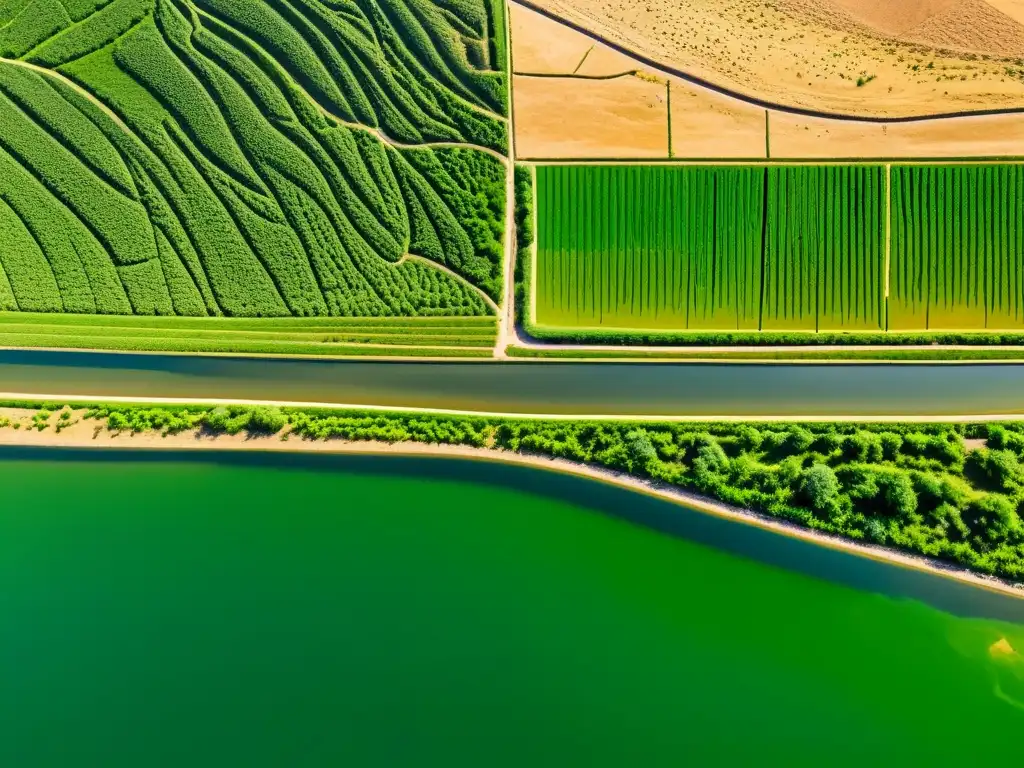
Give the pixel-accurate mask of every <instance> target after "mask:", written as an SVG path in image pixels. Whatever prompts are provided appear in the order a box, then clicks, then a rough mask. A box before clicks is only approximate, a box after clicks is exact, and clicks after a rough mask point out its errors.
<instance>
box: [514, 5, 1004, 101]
mask: <svg viewBox="0 0 1024 768" xmlns="http://www.w3.org/2000/svg"><path fill="white" fill-rule="evenodd" d="M532 2H534V3H536V4H537V5H539V6H541V7H543V8H545V9H547V10H549V11H551V12H553V13H556V14H558V15H559V16H562V17H564V18H567V19H570V20H572V21H573V22H575V23H577V24H580V25H581V26H583V27H585V28H587V29H589V30H591V31H592V32H594V33H596V34H598V35H601V36H603V37H605V38H607V39H609V40H612V41H614V42H616V43H618V44H620V45H623V46H626V47H628V48H630V49H631V50H636V51H639V52H642V53H643V54H644V55H646V56H648V57H650V58H653V59H655V60H657V61H658V62H661V63H663V64H665V65H668V66H671V67H676V68H679V69H681V70H684V71H686V72H688V73H690V74H693V75H696V76H699V77H702V78H706V79H707V80H709V81H711V82H714V83H716V84H718V85H721V86H723V87H726V88H729V89H733V90H736V91H738V92H740V93H744V94H747V95H751V96H755V97H759V98H763V99H766V100H771V101H776V102H779V103H782V104H787V105H791V106H798V107H804V108H808V109H816V110H822V111H829V112H837V113H842V114H849V115H875V116H908V115H926V114H935V113H947V112H954V111H970V110H979V109H993V108H1005V107H1024V0H991V1H990V2H985V0H771V1H770V2H764V1H763V0H762V1H760V2H758V1H756V0H724V2H723V1H722V0H667V1H663V2H660V3H637V2H636V1H635V0H532ZM513 34H514V32H513ZM517 69H521V68H520V66H519V63H518V62H517Z"/></svg>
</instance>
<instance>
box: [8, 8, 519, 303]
mask: <svg viewBox="0 0 1024 768" xmlns="http://www.w3.org/2000/svg"><path fill="white" fill-rule="evenodd" d="M22 6H24V3H18V2H14V3H4V4H0V58H3V59H5V61H2V62H0V309H6V310H13V311H32V312H69V313H83V314H137V315H188V316H203V315H209V316H221V315H226V316H235V317H282V316H296V317H315V316H337V317H345V316H362V317H387V316H399V317H401V316H405V317H421V316H484V315H490V314H493V312H492V309H491V305H490V304H489V303H488V302H487V301H486V300H485V298H484V297H485V296H487V297H490V298H491V299H496V298H497V297H500V296H501V294H502V289H501V284H502V275H501V265H502V259H501V247H502V242H503V222H504V205H505V201H504V196H503V194H501V192H503V190H504V176H505V172H506V168H505V164H504V163H503V162H502V161H501V160H500V159H499V158H498V157H497V156H495V154H494V153H497V154H503V153H504V152H505V151H506V148H507V119H506V112H507V107H506V104H507V77H506V73H505V58H504V51H505V49H506V42H505V40H504V35H505V29H504V23H503V21H504V19H503V18H501V19H498V18H497V17H496V15H495V5H494V4H493V3H492V2H491V0H458V2H454V1H452V0H445V1H444V2H439V1H435V0H353V1H352V2H345V3H341V4H338V3H333V2H322V1H321V0H298V2H284V0H196V2H181V1H179V0H113V1H112V2H110V3H108V4H105V5H96V4H95V3H92V2H74V3H71V2H67V3H64V4H63V5H62V4H61V3H57V2H52V3H45V4H43V3H33V4H31V7H30V8H29V9H28V11H29V12H25V13H22V12H21V11H22V10H23V8H22ZM499 22H501V23H499ZM499 53H500V54H501V55H499ZM484 150H486V151H484ZM408 255H412V256H418V257H422V258H420V259H409V258H407V256H408ZM435 264H436V266H435Z"/></svg>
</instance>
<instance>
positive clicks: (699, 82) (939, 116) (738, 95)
mask: <svg viewBox="0 0 1024 768" xmlns="http://www.w3.org/2000/svg"><path fill="white" fill-rule="evenodd" d="M508 3H509V4H512V3H515V4H516V5H519V6H522V7H523V8H527V9H528V10H531V11H533V12H534V13H539V14H540V15H541V16H545V17H547V18H548V19H550V20H551V21H554V22H556V23H558V24H561V25H562V26H564V27H568V28H569V29H571V30H573V31H574V32H578V33H580V34H582V35H584V36H585V37H588V38H590V39H591V40H593V41H595V42H598V43H601V44H602V45H605V46H607V47H608V48H611V49H612V50H614V51H617V52H618V53H621V54H624V55H626V56H629V57H630V58H632V59H634V60H636V61H638V62H640V63H641V64H643V65H645V66H647V67H650V68H651V69H655V70H658V71H659V72H660V73H661V74H663V75H669V76H671V77H677V78H679V79H680V80H684V81H686V82H687V83H689V84H691V85H695V86H697V87H700V88H703V89H705V90H708V91H712V92H714V93H717V94H718V95H720V96H726V97H729V98H732V99H736V100H737V101H741V102H743V103H745V104H750V105H753V106H755V107H761V108H762V109H770V110H773V111H775V112H783V113H785V114H790V115H797V116H799V117H815V118H825V119H829V120H836V121H841V122H847V123H875V124H882V125H892V124H898V123H922V122H926V121H928V120H954V119H960V118H967V117H991V116H996V115H1020V114H1024V107H997V108H992V109H978V110H955V111H952V112H937V113H931V114H925V115H896V116H882V115H851V114H848V113H843V112H830V111H828V110H820V109H810V108H807V107H797V106H793V105H788V104H782V103H781V102H776V101H771V100H769V99H762V98H760V97H759V96H754V95H751V94H747V93H743V92H742V91H738V90H735V89H733V88H729V87H727V86H724V85H719V84H718V83H715V82H712V81H711V80H708V79H706V78H703V77H700V76H699V75H694V74H693V73H691V72H687V71H686V70H683V69H679V68H678V67H673V66H671V65H669V64H664V63H662V62H659V61H657V60H656V59H653V58H651V57H650V56H647V55H645V54H643V53H640V52H638V51H636V50H634V49H631V48H629V47H627V46H625V45H622V44H621V43H616V42H615V41H614V40H610V39H609V38H607V37H604V36H603V35H601V34H600V33H598V32H594V31H593V30H591V29H588V28H587V27H585V26H583V25H582V24H578V23H577V22H574V21H571V20H570V19H567V18H565V17H564V16H560V15H559V14H557V13H555V12H554V11H551V10H549V9H547V8H544V7H543V6H540V5H538V4H537V3H534V2H532V1H531V0H508Z"/></svg>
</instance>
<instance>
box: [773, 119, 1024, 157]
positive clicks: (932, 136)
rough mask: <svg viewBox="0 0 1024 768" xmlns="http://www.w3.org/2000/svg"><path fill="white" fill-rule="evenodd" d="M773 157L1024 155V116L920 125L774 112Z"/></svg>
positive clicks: (939, 121) (943, 121)
mask: <svg viewBox="0 0 1024 768" xmlns="http://www.w3.org/2000/svg"><path fill="white" fill-rule="evenodd" d="M770 125H771V152H772V157H773V158H776V157H777V158H801V159H806V158H895V157H971V156H974V157H1000V156H1014V155H1020V154H1024V115H998V116H991V117H969V118H967V117H965V118H958V119H955V120H928V121H926V122H921V123H898V124H895V125H879V124H877V123H849V122H841V121H837V120H822V119H815V118H806V117H798V116H795V115H787V114H781V113H772V116H771V124H770Z"/></svg>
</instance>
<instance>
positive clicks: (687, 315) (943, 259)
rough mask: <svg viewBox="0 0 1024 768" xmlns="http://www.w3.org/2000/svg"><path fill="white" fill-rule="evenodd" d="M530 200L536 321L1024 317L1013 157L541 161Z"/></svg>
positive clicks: (679, 324)
mask: <svg viewBox="0 0 1024 768" xmlns="http://www.w3.org/2000/svg"><path fill="white" fill-rule="evenodd" d="M889 173H891V176H889V177H888V178H887V174H889ZM537 211H538V230H537V242H538V259H537V265H536V285H535V315H536V318H535V319H536V322H537V323H538V324H539V325H542V326H552V327H575V328H589V327H595V328H596V327H605V328H622V329H638V330H758V329H761V330H808V331H828V330H833V331H837V330H838V331H869V330H886V329H889V330H969V329H1001V330H1006V329H1013V328H1020V327H1022V326H1024V167H1022V166H1018V165H971V166H967V165H964V166H960V165H948V166H893V167H892V168H891V171H890V170H887V168H886V167H885V166H879V165H846V166H844V165H830V166H769V167H754V166H688V167H680V166H627V165H618V166H599V165H587V166H572V165H561V166H540V167H538V168H537ZM887 250H888V254H887ZM887 261H888V263H889V271H888V274H887V272H886V263H887Z"/></svg>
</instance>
